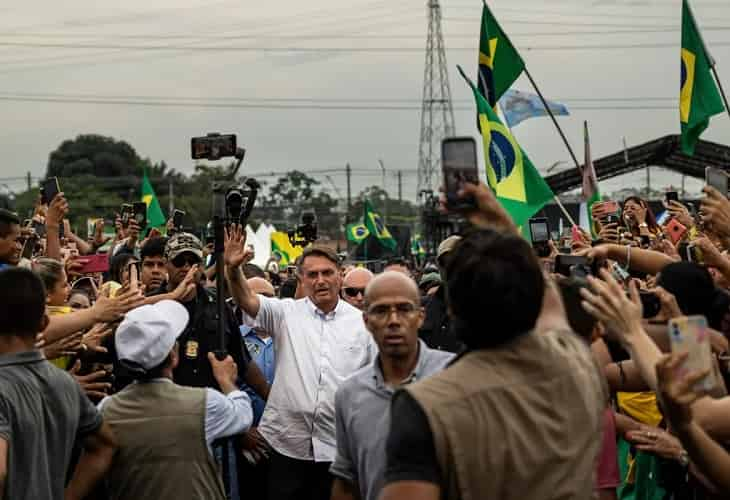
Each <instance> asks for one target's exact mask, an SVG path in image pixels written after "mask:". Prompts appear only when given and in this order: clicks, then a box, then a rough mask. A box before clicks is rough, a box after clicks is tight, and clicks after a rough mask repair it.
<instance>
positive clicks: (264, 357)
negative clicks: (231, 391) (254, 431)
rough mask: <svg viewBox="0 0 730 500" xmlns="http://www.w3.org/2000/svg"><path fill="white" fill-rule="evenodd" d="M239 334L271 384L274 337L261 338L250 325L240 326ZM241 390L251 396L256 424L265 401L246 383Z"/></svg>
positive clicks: (259, 419)
mask: <svg viewBox="0 0 730 500" xmlns="http://www.w3.org/2000/svg"><path fill="white" fill-rule="evenodd" d="M241 335H242V336H243V341H244V343H245V344H246V349H248V352H249V354H251V359H253V361H254V363H256V364H257V365H258V367H259V368H260V369H261V373H263V374H264V378H265V379H266V382H267V383H268V384H269V385H271V384H273V383H274V368H275V367H276V350H275V349H274V339H272V338H271V337H266V338H263V339H262V338H261V337H259V336H258V334H257V333H256V330H255V329H254V328H252V327H250V326H246V325H242V326H241ZM241 390H243V391H246V394H248V397H249V398H251V406H252V407H253V425H254V426H258V425H259V422H260V421H261V416H262V415H263V413H264V408H265V407H266V401H264V400H263V399H261V396H259V395H258V394H256V392H255V391H254V390H253V389H252V388H251V387H249V386H248V385H246V384H243V385H242V386H241Z"/></svg>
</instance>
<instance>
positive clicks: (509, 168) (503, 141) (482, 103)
mask: <svg viewBox="0 0 730 500" xmlns="http://www.w3.org/2000/svg"><path fill="white" fill-rule="evenodd" d="M457 68H458V70H459V73H461V76H462V77H464V80H466V83H468V84H469V86H470V87H471V90H472V92H473V93H474V99H475V100H476V105H477V113H478V114H479V124H480V127H481V131H482V139H483V141H484V156H485V158H484V160H485V163H486V167H487V179H488V181H489V186H490V187H491V188H492V190H493V191H494V193H495V195H496V196H497V200H499V202H500V203H501V204H502V206H503V207H504V209H505V210H506V211H507V213H509V214H510V216H512V219H513V220H514V222H515V224H516V225H517V226H524V225H525V224H526V223H527V221H528V220H529V219H530V217H532V216H533V215H535V213H537V212H538V211H539V210H540V209H542V207H543V206H545V203H547V202H548V201H549V200H551V199H552V198H553V196H554V195H553V192H552V191H551V190H550V186H548V185H547V183H546V182H545V179H543V178H542V175H540V172H538V171H537V169H536V168H535V166H534V165H533V164H532V162H531V161H530V159H529V158H528V157H527V154H526V153H525V152H524V151H523V150H522V148H521V147H520V145H519V144H517V141H515V138H514V137H512V134H511V133H510V131H509V130H508V129H507V127H505V126H504V125H503V124H502V122H501V121H500V119H499V117H498V116H497V113H495V112H494V110H493V109H492V107H491V106H490V105H489V103H488V102H487V100H486V99H485V98H484V97H483V96H482V94H481V93H480V92H479V90H478V89H477V88H476V87H475V86H474V83H472V81H471V80H470V79H469V77H467V76H466V75H465V74H464V70H462V69H461V66H457Z"/></svg>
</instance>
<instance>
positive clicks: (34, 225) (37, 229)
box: [31, 220, 46, 238]
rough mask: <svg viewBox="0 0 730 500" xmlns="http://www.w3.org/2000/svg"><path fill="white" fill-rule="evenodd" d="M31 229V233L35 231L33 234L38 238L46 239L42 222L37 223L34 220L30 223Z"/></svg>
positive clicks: (44, 226)
mask: <svg viewBox="0 0 730 500" xmlns="http://www.w3.org/2000/svg"><path fill="white" fill-rule="evenodd" d="M31 227H32V228H33V231H35V234H37V235H38V237H39V238H45V237H46V225H45V224H43V223H42V222H38V221H37V220H34V221H33V222H32V223H31Z"/></svg>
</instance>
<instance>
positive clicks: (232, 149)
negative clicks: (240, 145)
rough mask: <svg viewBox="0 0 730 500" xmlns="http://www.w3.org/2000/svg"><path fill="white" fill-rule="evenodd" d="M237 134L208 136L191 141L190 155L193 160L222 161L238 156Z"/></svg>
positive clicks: (194, 138)
mask: <svg viewBox="0 0 730 500" xmlns="http://www.w3.org/2000/svg"><path fill="white" fill-rule="evenodd" d="M236 150H237V145H236V134H225V135H221V134H208V135H206V136H205V137H193V138H192V139H190V155H191V157H192V159H193V160H220V159H221V158H224V157H227V156H236Z"/></svg>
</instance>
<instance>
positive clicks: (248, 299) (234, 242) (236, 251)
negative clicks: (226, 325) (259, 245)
mask: <svg viewBox="0 0 730 500" xmlns="http://www.w3.org/2000/svg"><path fill="white" fill-rule="evenodd" d="M223 259H224V262H225V264H226V280H227V281H228V288H229V290H230V291H231V296H232V297H233V300H235V301H236V304H238V307H240V308H241V309H242V310H243V312H245V313H246V314H247V315H249V316H250V317H252V318H255V317H256V316H258V314H259V309H260V308H261V300H260V299H259V296H258V295H257V294H255V293H254V292H253V291H252V290H251V288H250V287H249V286H248V283H247V282H246V277H245V276H244V275H243V271H241V265H242V264H243V263H244V262H247V260H249V252H247V251H246V231H245V230H244V229H243V227H241V226H240V225H232V226H231V227H230V229H228V228H227V229H225V252H224V254H223Z"/></svg>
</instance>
